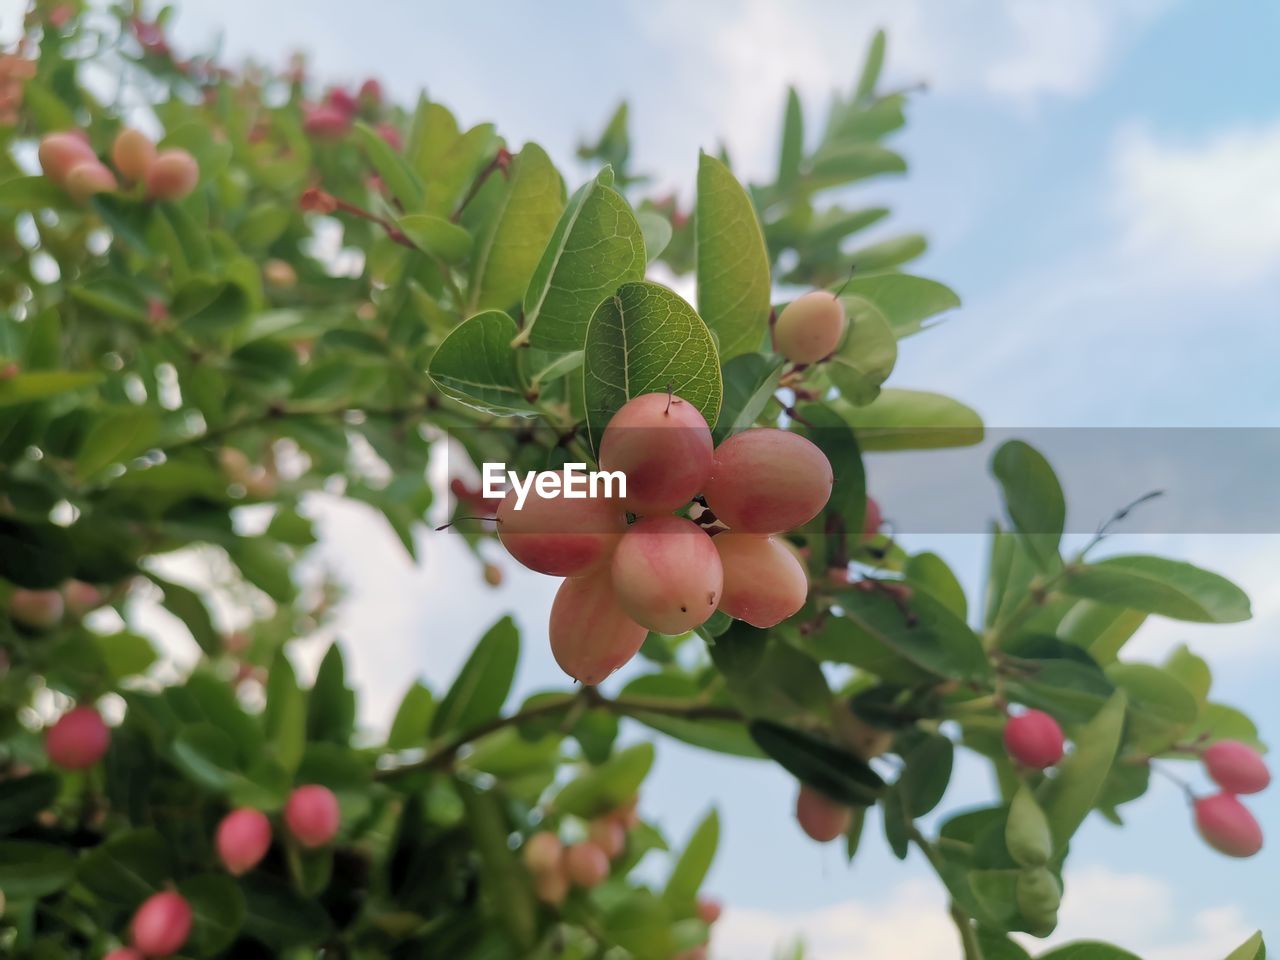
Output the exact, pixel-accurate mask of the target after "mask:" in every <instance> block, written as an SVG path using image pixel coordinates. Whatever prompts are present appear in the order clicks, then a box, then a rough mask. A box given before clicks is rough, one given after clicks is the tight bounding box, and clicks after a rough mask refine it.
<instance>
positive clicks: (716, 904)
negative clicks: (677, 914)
mask: <svg viewBox="0 0 1280 960" xmlns="http://www.w3.org/2000/svg"><path fill="white" fill-rule="evenodd" d="M722 912H724V908H723V907H722V906H721V905H720V901H719V900H712V899H711V898H710V897H699V898H698V919H699V920H701V921H702V922H703V923H705V924H706V925H707V926H711V924H713V923H715V922H716V921H717V920H719V919H720V914H721V913H722Z"/></svg>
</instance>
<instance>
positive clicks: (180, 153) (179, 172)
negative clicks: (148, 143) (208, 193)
mask: <svg viewBox="0 0 1280 960" xmlns="http://www.w3.org/2000/svg"><path fill="white" fill-rule="evenodd" d="M199 182H200V165H199V164H198V163H196V158H195V157H193V156H192V155H191V154H189V153H187V151H185V150H182V149H172V150H161V151H160V152H159V153H158V154H156V158H155V160H153V161H152V162H151V166H150V167H149V168H148V170H147V196H149V197H151V198H152V199H153V200H182V199H183V198H185V197H187V196H190V194H191V191H193V190H195V188H196V184H197V183H199Z"/></svg>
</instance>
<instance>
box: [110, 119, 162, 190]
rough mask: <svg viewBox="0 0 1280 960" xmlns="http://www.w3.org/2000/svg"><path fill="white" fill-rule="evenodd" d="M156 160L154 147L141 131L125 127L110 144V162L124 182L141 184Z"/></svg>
mask: <svg viewBox="0 0 1280 960" xmlns="http://www.w3.org/2000/svg"><path fill="white" fill-rule="evenodd" d="M155 158H156V145H155V144H154V143H152V142H151V138H150V137H148V136H147V135H146V134H145V133H143V132H142V131H141V130H134V129H133V128H132V127H126V128H125V129H123V130H121V131H120V132H119V133H117V134H116V139H115V141H114V142H113V143H112V144H111V162H112V163H114V164H115V167H116V170H118V171H119V172H120V175H121V176H123V177H124V178H125V179H126V180H132V181H133V182H134V183H142V182H143V181H144V180H146V179H147V171H148V170H150V169H151V162H152V161H153V160H155Z"/></svg>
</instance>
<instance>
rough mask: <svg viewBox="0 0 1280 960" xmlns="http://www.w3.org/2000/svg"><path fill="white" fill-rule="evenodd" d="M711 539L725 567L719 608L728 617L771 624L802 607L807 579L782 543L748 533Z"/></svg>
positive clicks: (751, 622)
mask: <svg viewBox="0 0 1280 960" xmlns="http://www.w3.org/2000/svg"><path fill="white" fill-rule="evenodd" d="M711 542H712V543H713V544H714V545H715V548H716V553H717V554H719V556H720V565H721V567H722V568H723V570H724V591H723V592H722V594H721V596H720V609H721V610H723V611H724V612H725V613H727V614H728V615H729V616H731V617H733V618H734V619H735V620H742V621H744V622H745V623H749V624H751V625H752V626H753V627H772V626H775V625H777V624H779V623H781V622H782V621H783V620H786V619H787V618H788V617H790V616H793V615H794V614H795V613H796V612H797V611H798V610H799V609H800V608H801V607H803V606H804V602H805V599H806V598H807V597H808V595H809V578H808V576H807V575H806V574H805V572H804V567H803V566H801V564H800V561H799V560H798V559H796V555H795V554H794V553H792V552H791V551H790V550H788V549H787V547H786V546H785V545H784V544H783V542H781V541H779V540H775V539H774V538H773V537H761V536H756V535H755V534H751V533H718V534H716V535H715V536H714V537H712V538H711Z"/></svg>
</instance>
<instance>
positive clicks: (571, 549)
mask: <svg viewBox="0 0 1280 960" xmlns="http://www.w3.org/2000/svg"><path fill="white" fill-rule="evenodd" d="M562 480H563V478H562ZM536 487H537V485H536V483H535V484H534V485H533V486H532V487H530V488H529V494H528V497H527V498H526V499H525V502H524V506H523V507H521V508H520V509H519V510H517V509H516V503H517V497H516V492H515V491H514V490H512V491H510V492H509V493H508V494H507V495H506V497H504V498H503V500H502V503H501V504H499V505H498V513H497V515H498V539H499V540H501V541H502V545H503V546H504V547H506V548H507V551H508V552H509V553H510V554H511V556H513V557H515V559H516V560H518V561H519V562H520V563H522V564H524V565H525V566H526V567H528V568H529V569H530V570H536V571H537V572H538V573H546V574H550V575H551V576H554V577H576V576H580V575H582V574H584V573H586V572H588V571H589V570H591V569H593V568H594V567H596V566H598V565H599V564H601V563H603V562H604V561H605V560H606V559H608V557H609V556H610V554H612V552H613V549H614V547H616V546H617V545H618V538H619V537H620V536H621V535H622V532H623V530H625V529H626V526H627V518H626V516H625V515H624V514H623V512H622V508H621V506H620V505H619V504H618V503H617V502H616V501H613V500H607V499H604V498H602V497H588V498H586V499H583V500H576V499H570V498H568V497H564V496H554V497H542V496H539V495H538V491H537V489H536Z"/></svg>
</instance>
